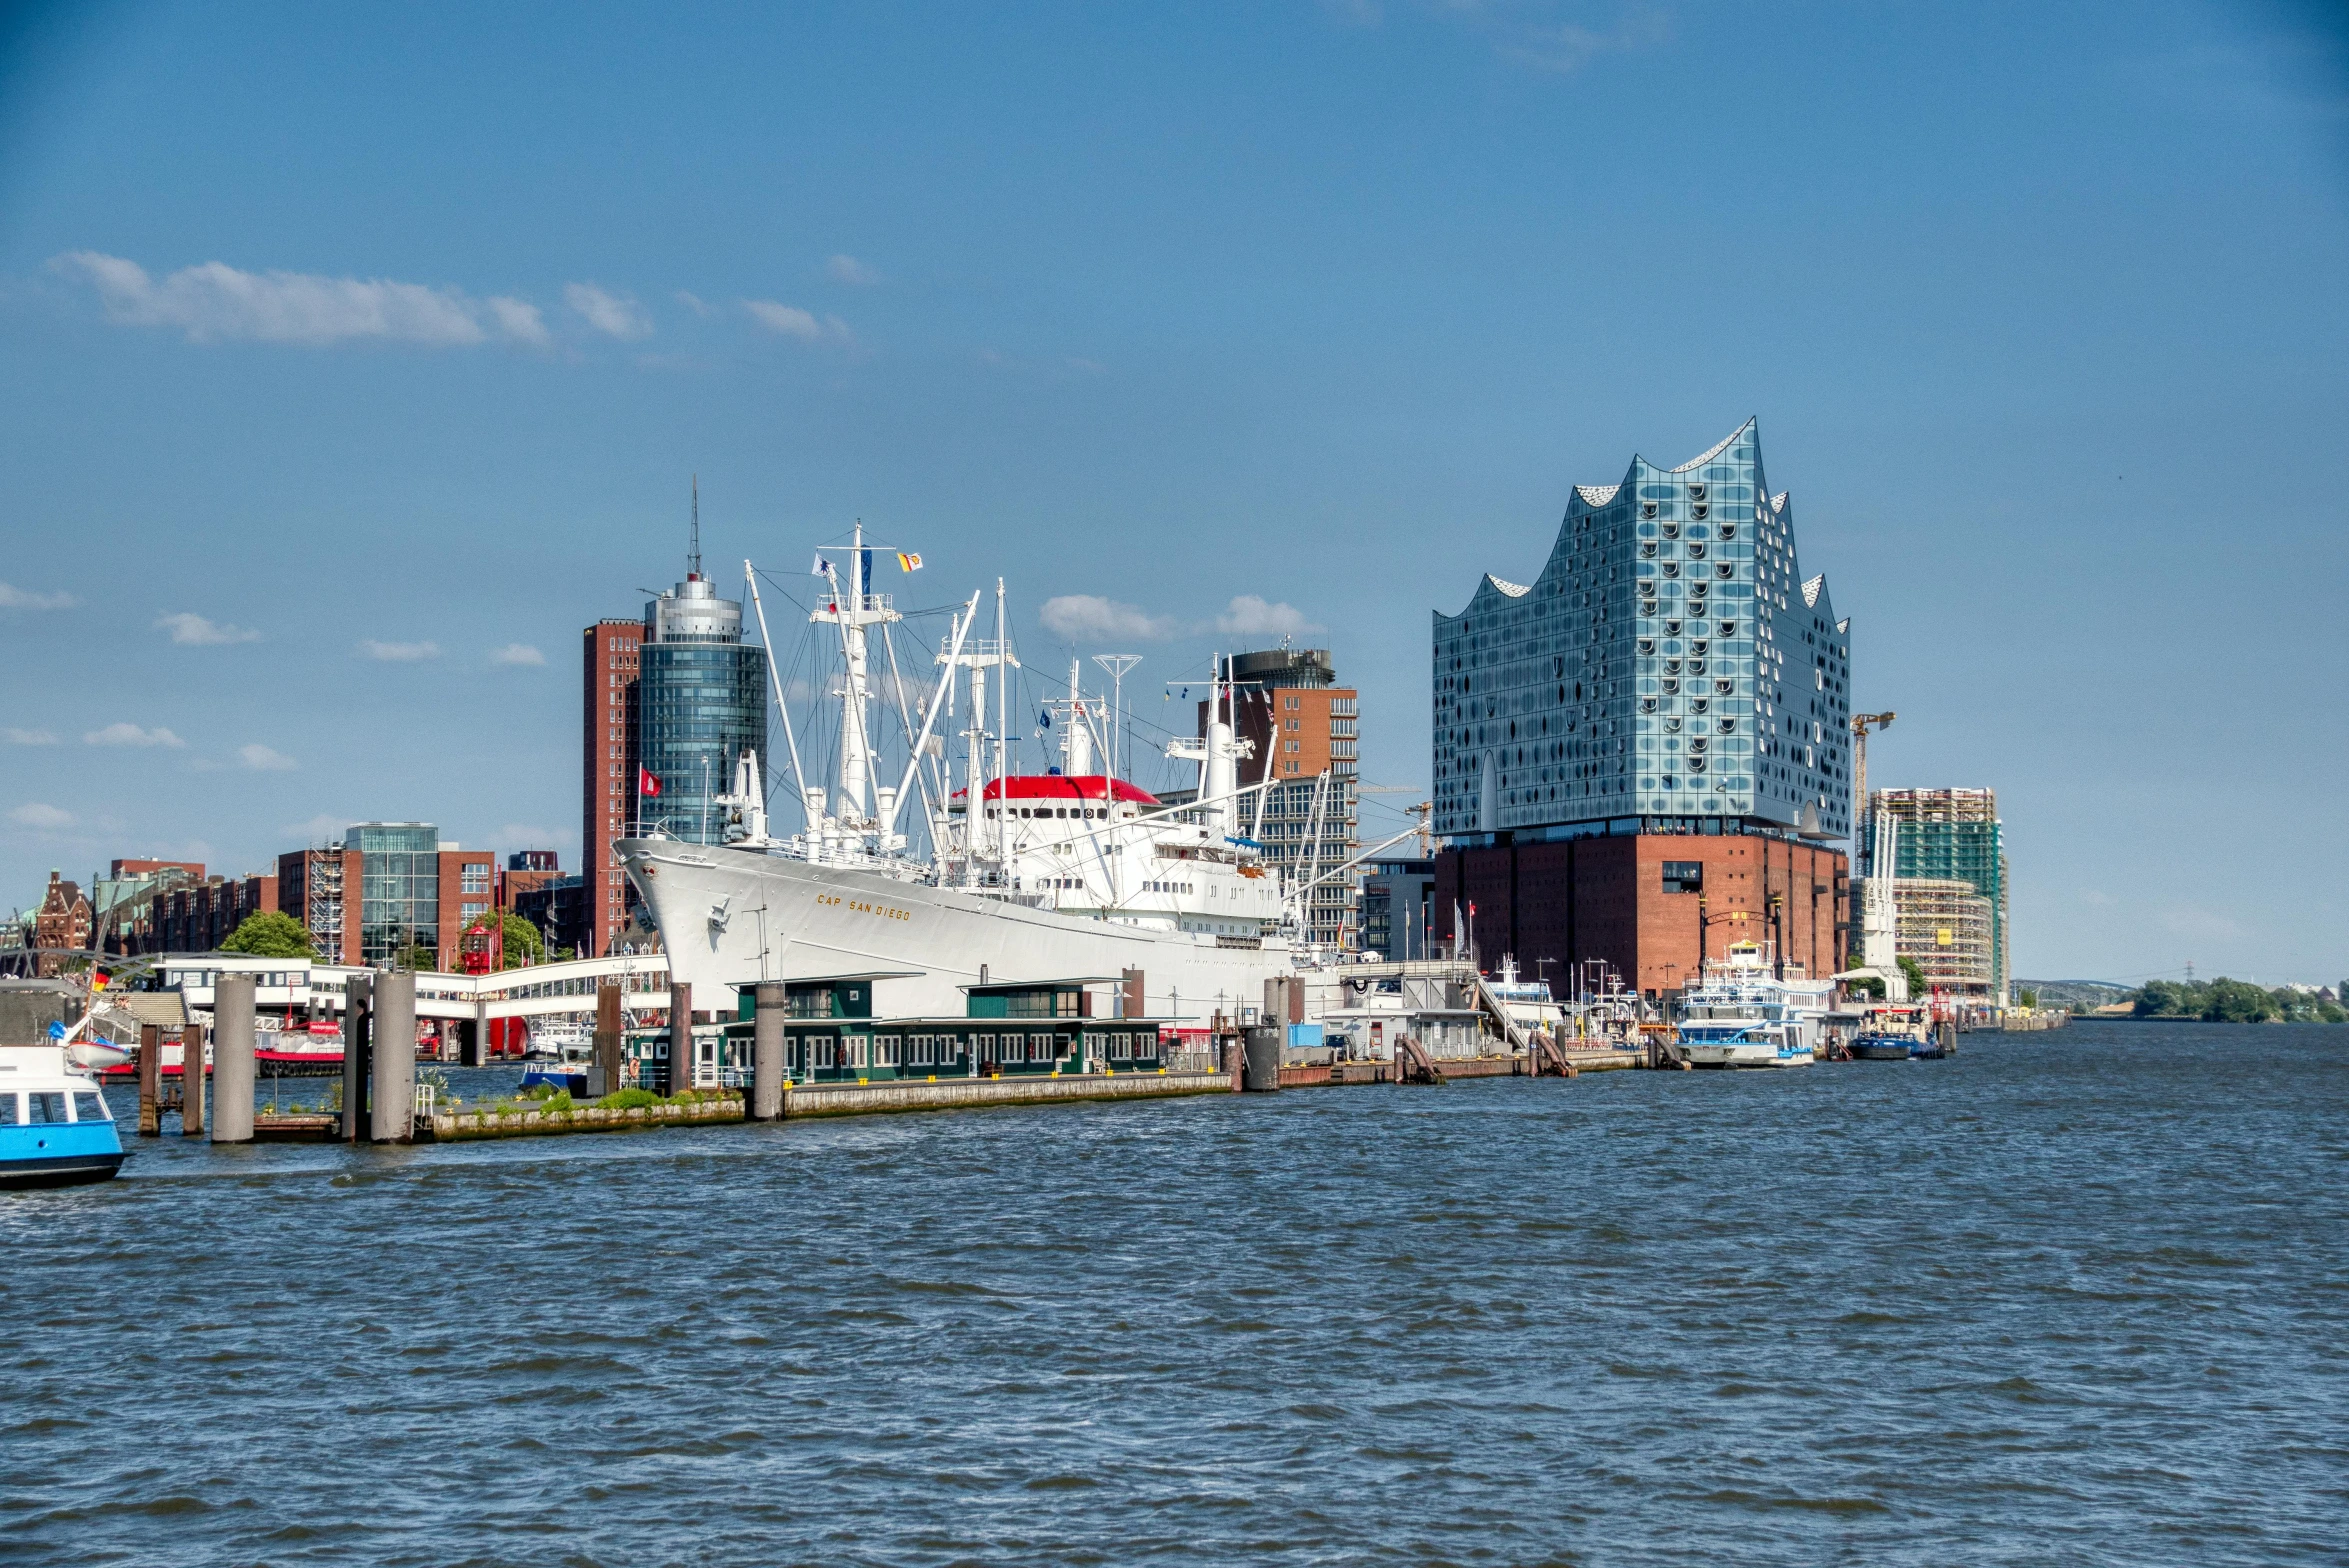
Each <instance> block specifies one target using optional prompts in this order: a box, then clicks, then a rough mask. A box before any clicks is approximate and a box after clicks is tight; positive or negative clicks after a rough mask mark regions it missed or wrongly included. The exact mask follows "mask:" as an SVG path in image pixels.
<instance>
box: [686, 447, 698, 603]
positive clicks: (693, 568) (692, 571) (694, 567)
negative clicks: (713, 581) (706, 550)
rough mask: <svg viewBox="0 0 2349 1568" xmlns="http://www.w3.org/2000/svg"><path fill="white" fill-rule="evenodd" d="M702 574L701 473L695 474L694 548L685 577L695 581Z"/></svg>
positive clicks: (689, 557) (687, 557)
mask: <svg viewBox="0 0 2349 1568" xmlns="http://www.w3.org/2000/svg"><path fill="white" fill-rule="evenodd" d="M700 576H701V475H699V474H695V475H694V476H693V549H692V551H691V553H689V554H688V555H687V556H686V558H685V579H686V581H688V582H693V581H696V580H697V579H699V578H700Z"/></svg>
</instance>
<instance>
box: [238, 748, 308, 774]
mask: <svg viewBox="0 0 2349 1568" xmlns="http://www.w3.org/2000/svg"><path fill="white" fill-rule="evenodd" d="M237 755H238V756H239V757H240V758H242V759H243V760H244V764H245V766H246V767H248V768H251V769H253V770H254V771H255V772H258V773H286V772H290V771H291V770H293V769H295V768H298V767H300V766H301V764H300V763H298V762H296V761H295V760H294V759H293V758H291V757H289V756H287V755H286V754H285V753H284V752H282V751H274V750H272V749H270V748H269V747H267V746H264V745H262V744H261V743H260V742H259V741H255V742H254V743H253V744H252V745H250V746H240V747H238V748H237Z"/></svg>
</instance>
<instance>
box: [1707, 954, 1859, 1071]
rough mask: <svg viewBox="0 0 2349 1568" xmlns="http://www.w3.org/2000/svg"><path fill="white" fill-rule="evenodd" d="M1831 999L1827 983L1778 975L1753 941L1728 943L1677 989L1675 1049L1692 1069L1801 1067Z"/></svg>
mask: <svg viewBox="0 0 2349 1568" xmlns="http://www.w3.org/2000/svg"><path fill="white" fill-rule="evenodd" d="M1834 1002H1835V982H1834V981H1833V980H1812V979H1810V978H1808V977H1807V976H1805V975H1803V974H1802V973H1801V972H1800V971H1799V970H1797V971H1795V972H1793V973H1789V974H1779V973H1777V972H1776V968H1775V966H1774V965H1773V964H1772V963H1771V961H1770V956H1769V954H1768V953H1767V952H1765V951H1764V950H1763V948H1762V947H1761V945H1760V944H1759V943H1755V942H1738V943H1734V944H1732V945H1731V947H1730V949H1729V952H1728V955H1727V956H1726V957H1725V958H1723V959H1720V960H1718V961H1716V962H1712V963H1708V964H1706V965H1705V966H1704V968H1703V970H1702V972H1701V973H1700V974H1699V975H1698V978H1697V983H1696V984H1695V985H1692V986H1690V987H1689V988H1688V989H1687V990H1686V991H1685V992H1684V993H1682V996H1681V1019H1680V1027H1679V1036H1680V1038H1679V1043H1678V1047H1677V1048H1678V1050H1679V1052H1680V1054H1681V1055H1682V1056H1683V1057H1684V1058H1686V1059H1687V1060H1688V1062H1689V1063H1690V1064H1691V1065H1692V1066H1696V1067H1808V1066H1810V1065H1811V1064H1812V1063H1813V1062H1814V1061H1816V1060H1817V1059H1818V1049H1819V1034H1820V1029H1821V1027H1822V1025H1823V1023H1824V1021H1825V1018H1826V1015H1827V1013H1828V1011H1829V1010H1830V1009H1831V1008H1832V1007H1833V1006H1834Z"/></svg>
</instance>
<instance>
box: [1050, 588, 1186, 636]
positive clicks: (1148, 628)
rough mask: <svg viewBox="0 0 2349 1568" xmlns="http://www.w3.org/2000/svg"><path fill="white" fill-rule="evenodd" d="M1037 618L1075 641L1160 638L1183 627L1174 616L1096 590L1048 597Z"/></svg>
mask: <svg viewBox="0 0 2349 1568" xmlns="http://www.w3.org/2000/svg"><path fill="white" fill-rule="evenodd" d="M1037 618H1038V619H1040V620H1041V621H1043V623H1044V628H1045V630H1047V631H1049V632H1052V633H1054V634H1055V635H1057V636H1061V637H1065V638H1067V639H1068V640H1069V641H1071V642H1082V641H1100V640H1104V639H1116V638H1126V639H1135V638H1139V639H1142V640H1144V641H1151V642H1156V641H1161V640H1163V639H1165V638H1168V637H1172V636H1174V635H1175V634H1176V633H1177V632H1179V631H1181V630H1182V627H1181V626H1180V625H1179V624H1178V623H1177V622H1176V621H1175V619H1174V618H1173V617H1172V616H1166V615H1152V614H1150V613H1148V612H1147V611H1145V610H1142V609H1140V608H1138V607H1137V606H1134V605H1131V604H1120V603H1119V602H1118V601H1117V600H1115V599H1104V598H1102V597H1101V596H1100V595H1099V594H1092V593H1064V594H1061V595H1059V596H1058V597H1056V598H1051V599H1047V600H1045V601H1044V607H1043V609H1041V610H1039V611H1038V612H1037Z"/></svg>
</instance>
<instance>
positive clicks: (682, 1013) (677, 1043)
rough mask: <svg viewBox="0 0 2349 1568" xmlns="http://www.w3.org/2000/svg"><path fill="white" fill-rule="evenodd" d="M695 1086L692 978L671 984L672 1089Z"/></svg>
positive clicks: (670, 1076)
mask: <svg viewBox="0 0 2349 1568" xmlns="http://www.w3.org/2000/svg"><path fill="white" fill-rule="evenodd" d="M692 1087H693V982H692V981H690V980H680V981H678V982H677V983H676V984H674V985H672V986H670V987H669V1092H670V1093H671V1094H683V1093H684V1092H685V1091H686V1090H688V1089H690V1088H692Z"/></svg>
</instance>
